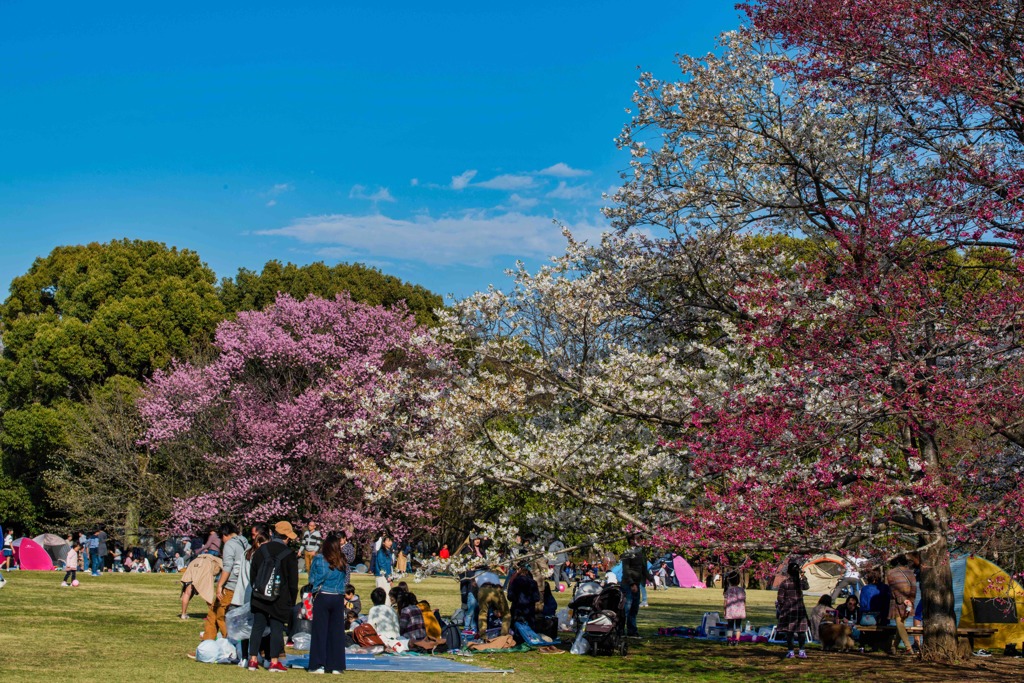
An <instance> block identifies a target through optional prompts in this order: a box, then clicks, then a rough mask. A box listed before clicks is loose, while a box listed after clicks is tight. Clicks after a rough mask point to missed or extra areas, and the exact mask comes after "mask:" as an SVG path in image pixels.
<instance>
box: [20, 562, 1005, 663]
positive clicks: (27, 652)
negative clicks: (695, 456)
mask: <svg viewBox="0 0 1024 683" xmlns="http://www.w3.org/2000/svg"><path fill="white" fill-rule="evenodd" d="M5 576H6V577H7V580H8V582H7V586H6V587H5V588H4V589H3V590H2V591H0V619H2V624H0V673H2V674H3V675H4V678H5V679H6V680H12V681H47V682H48V683H52V682H55V681H61V682H66V681H100V680H107V681H138V682H140V683H142V682H145V681H175V682H180V681H187V680H192V679H194V678H195V677H197V676H201V677H202V678H203V680H217V681H222V680H223V681H233V680H253V679H254V678H260V677H263V676H268V675H270V674H268V673H266V672H256V673H253V672H248V671H244V670H242V669H239V668H238V667H230V666H215V665H209V664H198V663H196V662H194V661H192V660H191V659H189V658H188V656H187V655H188V653H189V652H193V651H194V650H195V646H196V644H197V643H198V642H199V632H200V631H201V630H202V620H201V619H202V616H203V615H205V613H206V606H205V603H203V602H202V600H201V599H200V598H195V599H193V602H192V605H191V609H190V614H191V615H192V617H193V618H192V619H191V620H188V621H182V620H180V619H178V611H179V608H180V602H179V597H178V595H179V593H178V586H179V584H178V580H177V577H176V576H175V575H160V574H158V575H124V574H105V575H104V576H102V577H100V578H91V577H89V576H88V575H86V576H85V577H84V578H83V579H82V585H81V586H80V587H79V588H75V589H72V588H61V587H60V580H61V577H62V576H63V575H62V574H60V573H58V572H50V573H42V572H10V573H8V574H5ZM354 583H355V585H356V587H357V588H358V590H359V593H360V595H362V596H363V599H364V604H369V593H370V590H371V589H372V587H373V584H372V580H371V578H370V577H366V576H356V577H355V581H354ZM412 589H413V591H414V592H415V593H416V594H417V596H419V597H420V598H421V599H423V598H425V599H427V600H429V601H430V602H431V605H432V606H434V607H435V608H438V609H440V610H441V612H442V614H444V615H448V614H450V613H451V612H452V611H453V610H454V609H455V608H456V607H458V602H459V593H458V586H457V584H456V582H455V581H453V580H451V579H443V578H436V579H430V580H427V581H424V582H422V583H419V584H415V583H413V584H412ZM774 599H775V594H774V593H770V592H767V591H749V592H748V613H749V615H750V619H751V621H752V622H753V623H754V624H760V625H768V624H770V623H771V622H772V619H773V617H774ZM649 601H650V604H651V607H650V608H647V609H642V610H640V630H641V633H643V634H644V636H645V637H644V638H643V640H641V641H634V644H633V647H632V649H631V652H630V655H629V656H628V657H625V658H619V657H602V658H595V657H578V656H574V655H570V654H568V653H566V654H562V655H542V654H539V653H536V652H529V653H516V654H510V655H479V654H478V655H475V656H473V657H472V659H468V658H460V659H462V660H463V661H470V662H472V663H475V664H479V665H481V666H487V667H493V668H501V669H514V670H515V673H514V674H510V676H511V678H512V679H513V680H516V681H523V682H526V681H592V682H594V683H597V682H601V683H606V682H608V681H655V680H659V681H675V680H690V681H858V683H862V682H863V681H875V680H878V681H882V680H884V681H887V682H891V681H903V680H905V681H938V680H956V679H964V678H966V679H969V680H971V681H983V680H993V681H1004V680H1005V681H1010V680H1018V681H1019V680H1022V679H1024V666H1019V665H1016V661H1020V660H1015V661H1014V660H1005V661H1002V662H996V661H987V662H985V664H986V665H988V669H980V670H979V669H969V670H963V671H954V670H945V669H935V668H928V667H926V666H924V665H918V664H914V663H908V662H907V661H905V660H904V661H897V660H895V659H891V658H888V657H885V656H881V655H878V656H870V657H869V656H858V655H833V654H825V653H821V652H819V651H812V652H811V657H810V659H808V660H805V661H795V660H783V659H781V656H782V655H783V654H784V652H783V650H782V649H781V648H779V647H778V646H762V645H756V646H754V645H751V646H741V647H736V648H728V647H725V646H724V645H721V644H718V643H705V642H700V641H688V640H681V639H671V638H656V637H652V636H653V635H654V634H655V633H656V632H657V628H658V627H659V626H675V625H691V626H695V625H697V624H698V623H699V621H700V617H701V615H702V614H703V612H705V611H707V610H720V609H721V592H720V591H717V590H706V591H700V590H680V589H673V590H669V591H660V592H657V593H655V592H653V591H651V592H650V594H649ZM559 602H560V603H562V604H564V603H566V602H568V595H567V594H562V595H560V596H559ZM994 659H1000V658H994ZM305 675H307V674H306V673H305V672H304V671H298V670H296V671H292V672H289V673H288V674H287V676H289V677H291V678H296V677H299V676H305ZM452 676H453V674H416V675H405V674H403V675H402V678H403V682H402V683H408V681H409V680H416V681H419V680H422V681H439V680H442V678H445V677H452ZM457 677H458V680H460V681H465V682H466V683H476V682H477V681H481V682H483V681H490V682H492V683H497V681H499V680H507V679H508V677H502V676H500V675H497V674H488V675H479V676H476V675H465V674H459V675H458V676H457ZM379 678H380V674H379V673H360V672H348V673H347V674H346V679H347V680H351V681H367V682H369V681H374V683H379V681H378V680H377V679H379Z"/></svg>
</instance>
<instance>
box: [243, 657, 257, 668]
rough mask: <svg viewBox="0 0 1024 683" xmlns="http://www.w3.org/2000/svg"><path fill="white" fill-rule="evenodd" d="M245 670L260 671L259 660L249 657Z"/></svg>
mask: <svg viewBox="0 0 1024 683" xmlns="http://www.w3.org/2000/svg"><path fill="white" fill-rule="evenodd" d="M246 668H247V669H249V671H259V670H260V660H258V659H256V658H255V657H250V658H249V666H247V667H246Z"/></svg>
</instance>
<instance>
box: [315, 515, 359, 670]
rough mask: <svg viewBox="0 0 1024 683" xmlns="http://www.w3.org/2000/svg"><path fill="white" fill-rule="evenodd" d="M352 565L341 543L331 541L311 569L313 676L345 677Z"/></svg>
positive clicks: (318, 555) (321, 549)
mask: <svg viewBox="0 0 1024 683" xmlns="http://www.w3.org/2000/svg"><path fill="white" fill-rule="evenodd" d="M348 574H349V571H348V562H346V561H345V555H344V554H343V553H342V552H341V539H340V538H339V537H338V536H335V535H334V534H331V535H330V536H328V537H327V540H325V541H324V544H323V546H322V547H321V548H320V553H319V554H317V556H316V557H314V558H313V563H312V564H311V565H310V568H309V582H310V584H312V586H313V592H314V593H315V594H316V597H315V598H314V599H313V638H312V642H311V645H310V648H309V671H310V673H324V671H325V670H326V671H330V672H332V673H341V672H342V671H344V670H345V613H346V611H347V610H346V609H345V585H346V584H347V583H348Z"/></svg>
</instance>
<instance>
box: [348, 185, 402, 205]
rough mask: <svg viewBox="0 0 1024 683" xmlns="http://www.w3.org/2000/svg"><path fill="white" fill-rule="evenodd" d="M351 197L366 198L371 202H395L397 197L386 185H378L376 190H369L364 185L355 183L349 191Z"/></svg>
mask: <svg viewBox="0 0 1024 683" xmlns="http://www.w3.org/2000/svg"><path fill="white" fill-rule="evenodd" d="M348 198H349V199H366V200H368V201H371V202H375V203H376V202H393V201H395V198H394V197H392V196H391V192H390V191H389V190H388V188H386V187H378V188H377V190H376V191H375V192H372V193H371V192H368V191H367V189H366V187H364V186H363V185H353V186H352V190H351V191H350V192H349V193H348Z"/></svg>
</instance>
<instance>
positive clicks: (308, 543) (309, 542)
mask: <svg viewBox="0 0 1024 683" xmlns="http://www.w3.org/2000/svg"><path fill="white" fill-rule="evenodd" d="M323 539H324V537H323V535H322V534H321V533H320V532H319V531H318V530H317V528H316V522H313V521H310V523H309V524H308V525H307V527H306V531H305V532H303V534H302V557H303V558H304V559H305V560H306V574H307V575H308V574H309V568H310V566H311V565H312V563H313V558H314V557H316V554H317V553H318V552H320V544H321V543H323Z"/></svg>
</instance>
